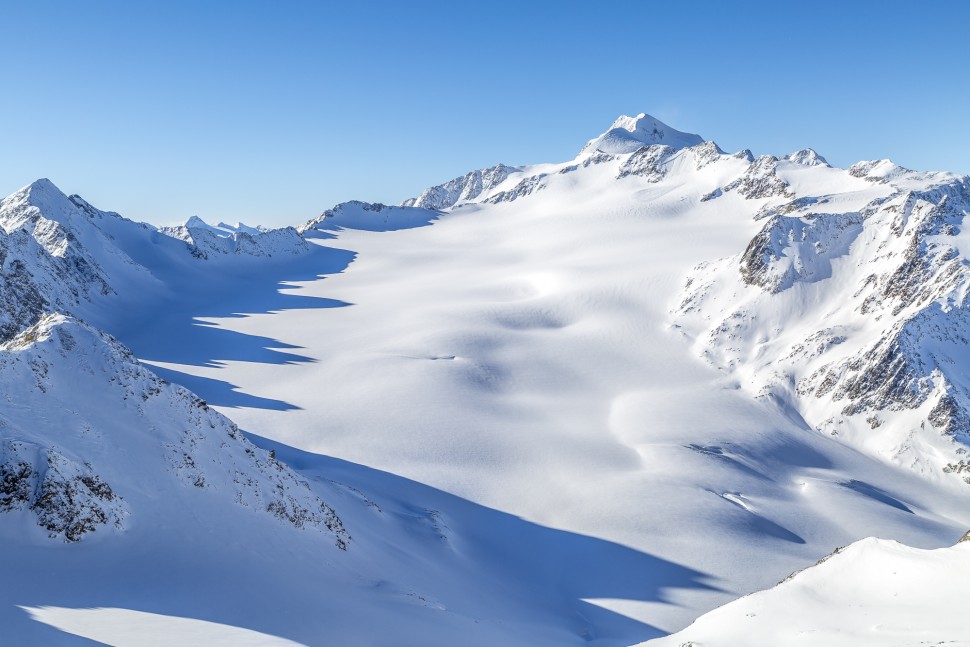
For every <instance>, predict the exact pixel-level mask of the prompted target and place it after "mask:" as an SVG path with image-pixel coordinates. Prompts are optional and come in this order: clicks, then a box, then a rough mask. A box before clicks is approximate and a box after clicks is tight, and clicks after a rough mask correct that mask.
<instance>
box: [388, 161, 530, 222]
mask: <svg viewBox="0 0 970 647" xmlns="http://www.w3.org/2000/svg"><path fill="white" fill-rule="evenodd" d="M516 171H518V169H517V168H514V167H511V166H506V165H505V164H496V165H495V166H492V167H489V168H486V169H479V170H477V171H471V172H469V173H466V174H465V175H463V176H462V177H457V178H455V179H454V180H451V181H449V182H445V183H444V184H439V185H437V186H433V187H431V188H429V189H425V190H424V191H423V192H422V193H421V195H419V196H418V197H416V198H409V199H407V200H405V201H404V202H402V203H401V206H403V207H420V208H422V209H432V210H435V211H440V210H442V209H450V208H451V207H453V206H455V205H457V204H460V203H462V202H468V201H471V200H475V199H477V198H478V197H479V196H482V195H486V194H488V193H489V192H490V191H492V190H493V189H494V188H495V187H497V186H498V185H500V184H501V183H502V182H504V181H505V180H506V179H507V178H508V177H509V175H511V174H512V173H515V172H516Z"/></svg>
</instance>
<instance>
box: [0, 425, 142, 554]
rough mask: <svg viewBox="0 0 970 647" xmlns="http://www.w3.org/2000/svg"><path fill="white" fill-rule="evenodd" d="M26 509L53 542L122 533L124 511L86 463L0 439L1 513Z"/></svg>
mask: <svg viewBox="0 0 970 647" xmlns="http://www.w3.org/2000/svg"><path fill="white" fill-rule="evenodd" d="M12 510H29V511H30V512H32V513H33V514H34V515H36V518H37V525H39V526H41V527H42V528H43V529H44V530H46V531H47V532H48V533H49V534H48V536H49V537H50V538H52V539H55V538H60V539H63V540H64V541H67V542H74V541H79V540H80V539H81V538H82V537H83V536H84V535H85V534H87V533H89V532H94V531H95V530H98V529H99V528H100V527H109V528H114V529H122V528H123V527H124V519H125V517H126V516H127V515H128V507H127V505H126V504H125V502H124V501H123V500H122V499H121V498H120V497H118V496H117V495H116V494H115V493H114V491H113V490H112V489H111V486H110V485H108V484H107V483H105V482H104V481H103V480H102V479H101V477H100V476H98V475H97V474H96V473H94V472H93V468H92V466H91V465H88V464H81V463H78V462H76V461H73V460H71V459H69V458H67V457H65V456H64V455H63V454H61V453H59V452H58V451H57V450H55V449H53V448H52V447H41V446H38V445H35V444H33V443H26V442H22V441H17V440H11V439H7V438H5V439H3V440H0V512H10V511H12Z"/></svg>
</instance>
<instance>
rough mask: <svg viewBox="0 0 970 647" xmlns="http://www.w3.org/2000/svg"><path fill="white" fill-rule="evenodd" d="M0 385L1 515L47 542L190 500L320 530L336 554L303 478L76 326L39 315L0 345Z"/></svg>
mask: <svg viewBox="0 0 970 647" xmlns="http://www.w3.org/2000/svg"><path fill="white" fill-rule="evenodd" d="M79 378H82V379H79ZM0 379H2V380H3V392H4V395H5V403H4V407H3V411H2V412H0V428H2V429H3V439H2V443H3V444H2V447H0V451H2V454H0V456H2V458H0V482H2V484H3V485H2V489H0V511H4V512H8V513H9V512H21V513H27V514H29V515H32V516H33V517H36V522H37V524H38V525H39V526H40V527H41V528H42V529H43V531H46V532H47V533H48V536H49V537H50V538H60V539H64V540H66V541H71V542H73V541H79V540H81V539H82V538H84V537H85V535H87V534H88V533H92V532H95V531H102V532H103V528H106V529H109V530H111V529H113V530H123V529H124V528H125V526H126V525H127V524H128V523H129V522H130V523H139V522H140V520H139V517H142V518H152V517H154V518H155V519H156V520H157V519H158V518H159V517H160V516H164V515H165V514H168V515H172V511H171V507H170V506H171V505H172V502H175V501H181V503H182V505H184V506H186V507H189V508H197V507H202V505H203V504H202V503H195V502H193V501H192V499H193V498H194V497H200V498H205V499H208V500H207V501H205V504H207V505H208V506H212V505H213V503H216V502H217V501H219V500H221V501H223V502H224V503H223V505H239V506H243V507H245V508H249V509H251V510H253V511H254V513H261V514H268V515H272V516H274V517H276V518H278V519H280V520H282V521H283V522H285V523H289V524H291V525H293V526H296V527H297V528H314V529H322V530H323V531H324V532H326V533H327V534H329V535H332V536H333V537H335V539H336V544H337V545H338V546H340V547H341V548H346V545H347V542H348V541H349V536H348V535H347V532H346V531H345V530H344V528H343V526H342V524H341V522H340V519H339V518H338V517H337V515H336V513H335V512H334V511H333V509H332V508H330V507H329V506H328V505H327V504H326V503H324V502H323V501H321V500H320V499H319V498H318V497H317V496H316V495H314V494H313V493H312V492H311V491H310V488H309V485H308V484H307V482H306V480H305V479H303V478H301V477H299V476H297V475H296V474H294V473H293V472H292V471H291V470H290V469H289V468H287V467H286V466H285V465H283V464H282V463H280V462H279V461H277V460H276V459H275V458H274V457H273V456H272V455H270V454H268V453H267V452H265V451H259V450H257V449H256V448H255V447H254V446H253V445H252V444H251V443H250V442H249V441H248V440H246V439H245V438H244V437H243V435H242V433H241V432H240V431H239V429H238V428H237V427H236V425H234V424H233V423H232V422H230V421H229V420H228V419H226V418H225V416H222V415H221V414H219V413H216V412H215V411H213V410H212V409H211V408H210V407H209V406H208V405H207V404H206V403H205V402H204V401H203V400H201V399H199V398H198V397H197V396H195V395H194V394H192V393H190V392H188V391H187V390H186V389H184V388H182V387H180V386H177V385H173V384H170V383H168V382H166V381H165V380H162V379H161V378H159V377H157V376H156V375H155V374H154V373H152V372H151V371H149V370H148V369H147V368H145V367H144V366H142V365H140V364H139V363H138V361H137V360H136V359H135V358H134V357H133V356H132V354H131V352H130V351H129V350H128V349H127V348H125V347H124V346H122V345H121V344H119V343H118V342H117V341H115V340H114V339H112V338H110V337H109V336H107V335H105V334H104V333H102V332H100V331H98V330H95V329H93V328H91V327H90V326H88V325H86V324H83V323H81V322H78V321H77V320H75V319H72V318H70V317H65V316H64V315H59V314H51V315H46V316H45V317H43V318H42V319H41V320H40V321H39V322H38V323H36V324H34V325H33V326H31V327H29V328H27V329H26V330H24V331H22V332H21V333H20V334H18V335H17V336H16V337H14V338H13V339H11V340H10V341H8V342H5V343H4V344H2V345H0ZM38 412H44V415H43V417H42V418H40V420H38ZM149 493H150V494H149ZM160 502H162V505H159V503H160ZM174 516H175V517H176V519H175V520H174V521H175V522H177V519H178V515H174ZM141 523H143V522H141Z"/></svg>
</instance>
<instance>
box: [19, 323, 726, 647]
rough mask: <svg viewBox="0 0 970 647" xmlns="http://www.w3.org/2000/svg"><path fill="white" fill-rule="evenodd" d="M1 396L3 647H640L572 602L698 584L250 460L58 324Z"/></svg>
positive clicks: (180, 396)
mask: <svg viewBox="0 0 970 647" xmlns="http://www.w3.org/2000/svg"><path fill="white" fill-rule="evenodd" d="M0 383H2V385H3V392H4V401H3V406H2V409H0V430H2V441H0V443H2V444H0V542H2V545H3V552H2V555H3V556H2V561H0V571H2V572H3V575H4V583H5V586H4V587H3V592H2V594H0V600H2V604H0V625H2V626H3V635H2V639H0V642H3V643H4V644H16V645H28V644H45V645H47V644H75V641H74V640H72V639H71V636H82V637H87V638H91V639H94V640H97V641H100V642H105V643H108V644H121V645H141V644H149V640H157V641H160V642H158V643H157V644H172V642H173V641H175V642H177V643H178V644H180V645H213V644H224V645H239V644H254V645H267V644H294V643H291V642H287V641H295V643H298V644H309V645H318V644H359V643H360V642H365V643H367V644H387V645H391V644H393V645H426V644H449V643H451V642H453V641H454V640H455V639H456V638H457V637H459V636H461V637H462V643H463V644H469V645H494V644H514V643H516V642H520V641H521V642H528V643H530V644H550V645H552V644H563V645H565V644H579V643H582V642H587V641H592V642H593V643H594V644H604V645H617V644H626V643H629V642H630V641H631V640H632V639H634V638H640V639H644V638H648V637H651V636H655V635H658V633H659V632H658V631H657V630H656V629H655V628H652V627H650V626H647V625H644V624H642V623H639V622H635V621H632V620H630V619H628V618H625V617H623V616H620V615H616V614H613V613H610V612H608V611H604V610H602V609H599V608H597V607H596V606H594V605H591V604H589V603H588V602H585V601H584V598H587V597H595V596H598V595H616V596H628V595H631V594H635V595H637V596H648V597H649V598H651V599H656V600H662V599H663V598H664V596H665V595H666V593H665V591H666V590H667V589H671V588H695V587H696V588H700V589H704V588H707V587H708V586H709V585H708V584H706V583H705V581H704V578H703V576H702V575H701V574H700V573H697V572H695V571H693V570H691V569H688V568H685V567H683V566H679V565H676V564H672V563H669V562H666V561H664V560H662V559H658V558H655V557H652V556H649V555H645V554H642V553H639V552H636V551H633V550H631V549H629V548H626V547H624V546H621V545H618V544H613V543H610V542H607V541H603V540H599V539H594V538H591V537H584V536H581V535H576V534H573V533H569V532H563V531H558V530H553V529H549V528H544V527H542V526H538V525H535V524H531V523H529V522H527V521H524V520H521V519H518V518H516V517H513V516H511V515H508V514H505V513H502V512H499V511H496V510H489V509H487V508H483V507H481V506H478V505H475V504H473V503H470V502H468V501H464V500H462V499H459V498H457V497H454V496H451V495H448V494H445V493H443V492H439V491H435V490H432V489H431V488H428V487H427V486H423V485H419V484H417V483H413V482H409V481H406V480H405V479H402V478H400V477H397V476H393V475H390V474H383V473H379V472H375V471H372V470H368V469H366V468H363V467H361V466H358V465H354V464H351V463H344V462H341V461H338V460H336V459H328V458H324V457H321V456H316V455H312V454H305V453H301V452H298V451H297V450H294V449H290V448H287V447H285V446H280V445H275V444H271V443H268V442H266V441H263V440H260V439H258V438H257V439H254V440H256V441H257V442H258V443H260V444H261V445H262V447H256V446H254V445H253V444H252V443H250V441H248V440H247V439H246V438H244V437H243V435H242V433H241V432H240V431H239V430H238V429H237V428H236V426H235V425H234V424H232V423H231V422H230V421H228V420H227V419H226V418H224V417H223V416H221V415H220V414H218V413H216V412H215V411H213V410H212V409H211V408H210V407H208V406H207V405H206V403H204V402H202V401H201V400H199V399H198V398H197V397H196V396H194V395H193V394H191V393H189V392H188V391H186V390H185V389H183V388H182V387H179V386H176V385H173V384H171V383H167V382H164V381H163V380H161V379H159V378H158V377H156V376H155V375H154V374H152V373H151V372H150V371H149V370H148V369H146V368H145V367H144V366H142V365H141V364H139V363H138V362H137V361H136V360H135V359H134V357H132V356H131V354H130V353H129V352H128V351H127V349H125V348H124V347H123V346H121V345H120V344H119V343H118V342H116V341H114V340H113V339H111V338H109V337H107V336H106V335H105V334H104V333H101V332H99V331H97V330H94V329H92V328H91V327H90V326H87V325H86V324H83V323H80V322H77V321H76V320H73V319H71V318H68V317H64V316H63V315H49V316H46V317H44V318H42V319H41V321H40V322H38V323H37V324H36V325H35V326H33V327H31V328H29V329H27V330H25V331H24V332H22V333H21V334H20V335H18V336H16V337H15V338H14V339H13V340H11V341H9V342H7V343H5V344H3V345H0ZM294 468H295V469H296V470H297V471H294ZM375 618H377V619H379V622H375ZM52 627H53V628H56V629H59V630H60V631H61V633H58V632H57V631H55V630H54V629H52ZM166 641H167V643H166Z"/></svg>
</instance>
